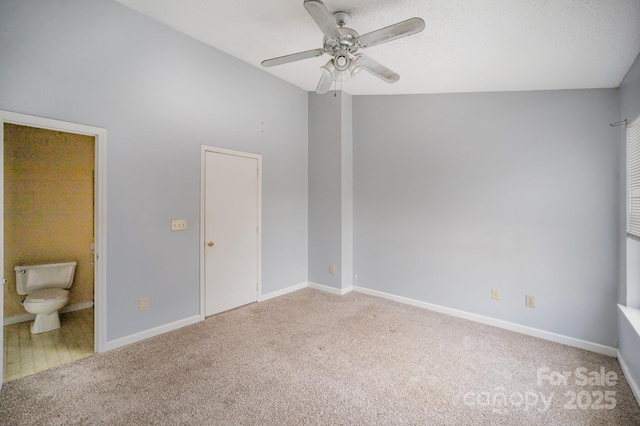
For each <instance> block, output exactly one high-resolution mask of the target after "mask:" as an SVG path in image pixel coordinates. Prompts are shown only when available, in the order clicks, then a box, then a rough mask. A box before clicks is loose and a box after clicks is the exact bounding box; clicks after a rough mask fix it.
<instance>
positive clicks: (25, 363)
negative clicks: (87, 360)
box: [3, 308, 94, 383]
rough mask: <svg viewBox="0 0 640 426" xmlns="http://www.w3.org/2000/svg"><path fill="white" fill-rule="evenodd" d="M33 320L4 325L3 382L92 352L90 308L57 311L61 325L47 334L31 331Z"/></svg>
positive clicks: (91, 310) (91, 313) (91, 311)
mask: <svg viewBox="0 0 640 426" xmlns="http://www.w3.org/2000/svg"><path fill="white" fill-rule="evenodd" d="M32 322H33V321H28V322H21V323H18V324H10V325H5V326H4V348H3V349H4V353H3V364H4V365H3V367H4V368H3V382H5V383H6V382H9V381H11V380H15V379H19V378H21V377H25V376H28V375H30V374H34V373H37V372H39V371H42V370H46V369H48V368H53V367H56V366H58V365H62V364H66V363H68V362H72V361H75V360H77V359H80V358H84V357H87V356H89V355H92V354H93V353H94V348H93V308H90V309H83V310H80V311H74V312H67V313H64V314H60V324H61V327H60V328H59V329H57V330H54V331H49V332H47V333H41V334H31V332H30V331H29V327H30V325H31V323H32Z"/></svg>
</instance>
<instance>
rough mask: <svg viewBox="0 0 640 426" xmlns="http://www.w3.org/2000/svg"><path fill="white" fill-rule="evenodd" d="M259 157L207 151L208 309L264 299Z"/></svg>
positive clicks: (206, 240)
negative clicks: (261, 296)
mask: <svg viewBox="0 0 640 426" xmlns="http://www.w3.org/2000/svg"><path fill="white" fill-rule="evenodd" d="M258 162H259V160H258V158H255V156H253V157H245V156H241V155H232V154H226V153H219V152H211V151H205V203H204V205H205V208H204V241H205V248H204V251H205V254H204V263H205V268H204V275H205V313H206V315H207V316H208V315H213V314H216V313H218V312H223V311H226V310H229V309H233V308H237V307H238V306H242V305H246V304H248V303H251V302H256V301H257V300H258V275H259V271H258V265H259V262H258V249H259V248H258V240H259V235H258V232H259V228H258V225H259V214H258V211H259V204H258V199H259V197H258V195H259V193H258V186H259V185H258V183H259V182H258V177H259V176H258V173H259V168H258V165H259V164H258Z"/></svg>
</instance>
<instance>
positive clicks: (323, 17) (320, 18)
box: [304, 0, 342, 40]
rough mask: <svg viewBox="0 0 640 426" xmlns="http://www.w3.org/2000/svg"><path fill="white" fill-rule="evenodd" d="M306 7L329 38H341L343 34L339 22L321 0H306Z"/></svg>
mask: <svg viewBox="0 0 640 426" xmlns="http://www.w3.org/2000/svg"><path fill="white" fill-rule="evenodd" d="M304 8H305V9H307V12H309V15H311V17H312V18H313V20H314V21H316V24H317V25H318V27H320V30H322V33H323V34H324V35H325V36H327V38H332V39H336V40H339V39H340V37H341V36H342V34H341V33H340V29H339V28H338V24H336V23H335V21H334V20H333V15H332V14H331V13H330V12H329V10H328V9H327V6H325V5H324V3H322V2H321V1H320V0H304Z"/></svg>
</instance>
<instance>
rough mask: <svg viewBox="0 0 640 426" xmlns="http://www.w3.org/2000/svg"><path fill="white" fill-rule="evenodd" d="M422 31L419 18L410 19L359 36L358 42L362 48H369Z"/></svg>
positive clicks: (421, 22)
mask: <svg viewBox="0 0 640 426" xmlns="http://www.w3.org/2000/svg"><path fill="white" fill-rule="evenodd" d="M422 30H424V21H423V20H422V19H420V18H411V19H407V20H406V21H402V22H398V23H397V24H393V25H390V26H388V27H385V28H380V29H379V30H376V31H371V32H370V33H367V34H364V35H361V36H360V37H358V42H359V44H360V45H361V46H362V47H370V46H375V45H377V44H382V43H386V42H388V41H391V40H396V39H399V38H402V37H406V36H409V35H411V34H415V33H419V32H420V31H422Z"/></svg>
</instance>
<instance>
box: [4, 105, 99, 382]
mask: <svg viewBox="0 0 640 426" xmlns="http://www.w3.org/2000/svg"><path fill="white" fill-rule="evenodd" d="M1 113H2V115H3V120H2V134H3V138H2V140H3V157H4V159H3V162H2V163H3V182H4V183H3V187H4V191H3V203H2V205H3V207H4V209H3V210H4V213H3V215H2V218H3V226H2V229H3V231H4V235H3V238H2V241H3V244H2V248H3V250H2V256H1V258H2V263H3V264H4V268H3V270H4V278H5V281H4V282H5V286H4V291H3V296H4V297H3V299H4V302H3V303H2V306H3V323H4V327H3V330H4V333H3V334H4V339H3V342H2V343H3V345H2V346H3V350H2V361H3V362H2V366H3V382H6V381H10V380H13V379H16V378H19V377H24V376H26V375H30V374H33V373H36V372H38V371H41V370H43V369H46V368H52V367H54V366H56V365H60V364H64V363H66V362H71V361H74V360H76V359H79V358H82V357H84V356H88V355H91V354H93V353H94V352H95V351H98V352H101V351H102V346H103V342H104V321H103V318H104V314H105V313H104V303H105V300H104V293H105V292H104V260H105V258H104V255H100V254H102V253H103V252H104V246H105V241H104V234H105V230H104V224H103V220H102V217H103V210H104V193H103V191H104V182H103V180H104V179H103V176H104V170H100V164H101V161H99V160H101V159H104V153H105V149H104V148H105V147H104V146H103V145H104V143H105V142H106V132H105V131H104V130H103V129H96V128H91V127H87V126H82V125H76V124H72V123H64V122H59V121H54V120H48V119H40V118H37V117H30V116H24V115H21V114H13V113H6V112H1ZM65 262H75V264H76V266H75V275H74V277H73V280H72V285H71V287H70V288H69V289H68V291H69V293H68V297H69V301H68V303H67V304H66V306H64V307H63V308H62V309H60V310H59V311H58V312H59V318H60V324H61V327H60V328H58V329H54V330H51V331H46V332H40V333H35V334H34V333H32V332H31V331H32V330H31V327H30V324H32V323H33V319H34V317H35V315H34V314H33V313H29V312H27V311H26V310H25V307H24V306H23V303H22V301H23V299H24V298H25V296H24V295H20V294H18V292H17V289H16V275H15V271H14V268H15V267H16V266H23V265H40V264H52V263H53V264H62V263H65ZM36 331H37V330H36Z"/></svg>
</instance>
